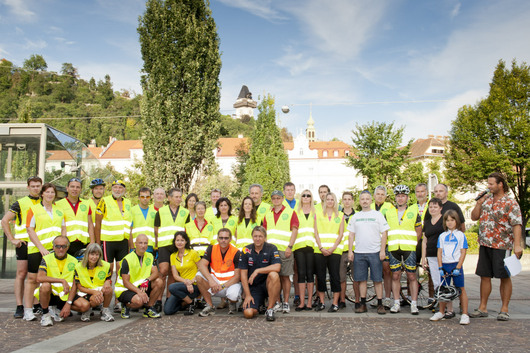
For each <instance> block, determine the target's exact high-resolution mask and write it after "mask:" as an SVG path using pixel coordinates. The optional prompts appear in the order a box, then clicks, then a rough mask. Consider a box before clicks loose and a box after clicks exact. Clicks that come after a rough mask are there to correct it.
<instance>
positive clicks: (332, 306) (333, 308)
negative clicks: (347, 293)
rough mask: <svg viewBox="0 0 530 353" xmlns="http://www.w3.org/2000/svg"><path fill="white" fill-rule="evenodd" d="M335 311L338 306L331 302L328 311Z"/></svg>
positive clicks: (337, 309)
mask: <svg viewBox="0 0 530 353" xmlns="http://www.w3.org/2000/svg"><path fill="white" fill-rule="evenodd" d="M337 311H339V306H338V305H334V304H331V306H330V307H329V309H328V313H336V312H337Z"/></svg>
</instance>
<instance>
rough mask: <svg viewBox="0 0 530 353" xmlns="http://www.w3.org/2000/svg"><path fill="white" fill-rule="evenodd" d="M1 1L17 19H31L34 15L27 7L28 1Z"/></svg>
mask: <svg viewBox="0 0 530 353" xmlns="http://www.w3.org/2000/svg"><path fill="white" fill-rule="evenodd" d="M3 3H4V4H5V5H6V6H7V7H9V9H10V12H11V13H13V14H14V15H15V16H17V17H19V19H21V20H24V21H32V20H33V19H34V18H35V17H36V15H35V13H34V12H33V11H31V10H30V9H29V8H28V5H29V4H28V3H29V2H28V1H25V0H3Z"/></svg>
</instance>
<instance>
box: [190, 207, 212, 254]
mask: <svg viewBox="0 0 530 353" xmlns="http://www.w3.org/2000/svg"><path fill="white" fill-rule="evenodd" d="M205 213H206V204H205V203H204V201H199V202H197V203H196V204H195V219H194V220H193V221H190V222H189V223H186V234H188V236H189V237H190V244H191V248H192V249H193V250H196V251H197V252H198V253H199V255H201V256H204V252H205V251H206V248H208V246H209V245H210V242H211V240H212V237H213V225H211V224H210V223H209V222H208V221H207V220H206V219H205V218H204V215H205Z"/></svg>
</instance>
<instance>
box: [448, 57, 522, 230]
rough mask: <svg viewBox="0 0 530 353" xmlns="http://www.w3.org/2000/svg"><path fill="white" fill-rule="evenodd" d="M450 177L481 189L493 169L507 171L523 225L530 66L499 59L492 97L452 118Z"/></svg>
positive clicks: (460, 185)
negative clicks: (509, 64) (508, 63)
mask: <svg viewBox="0 0 530 353" xmlns="http://www.w3.org/2000/svg"><path fill="white" fill-rule="evenodd" d="M449 141H450V149H449V153H448V154H447V161H446V167H447V173H446V175H447V178H448V179H449V181H450V184H451V186H453V187H454V188H456V189H458V190H469V188H473V189H474V188H475V187H476V185H477V183H482V182H484V181H485V179H486V178H487V176H488V175H489V174H490V173H492V172H495V171H497V172H501V173H503V174H504V175H506V177H507V182H508V185H509V187H510V189H511V190H512V192H513V194H514V196H515V199H516V200H517V202H518V203H519V205H520V207H521V212H522V215H523V221H524V223H523V224H526V220H527V219H528V216H529V212H530V198H529V196H530V195H529V191H530V190H529V187H530V171H529V166H530V68H529V66H528V65H527V64H526V63H522V64H521V65H518V64H517V62H516V61H515V60H513V61H512V65H511V69H510V68H507V67H506V63H505V62H504V61H502V60H500V61H499V63H498V64H497V67H496V69H495V72H494V73H493V80H492V82H491V83H490V91H489V95H488V96H487V97H486V98H485V99H482V100H481V101H479V102H478V103H476V104H475V105H474V106H470V105H466V106H463V107H462V108H460V110H459V111H458V115H457V117H456V119H455V120H454V121H453V122H452V127H451V133H450V140H449Z"/></svg>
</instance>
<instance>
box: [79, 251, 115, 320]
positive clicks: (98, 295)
mask: <svg viewBox="0 0 530 353" xmlns="http://www.w3.org/2000/svg"><path fill="white" fill-rule="evenodd" d="M102 257H103V251H102V250H101V247H100V246H99V244H96V243H92V244H89V245H88V246H87V248H86V250H85V255H84V257H83V260H82V261H81V262H78V263H77V265H76V266H75V284H76V286H77V289H78V290H79V295H80V296H81V298H80V299H79V300H80V301H81V302H83V303H85V302H86V303H87V304H88V305H89V306H90V309H89V310H88V311H85V312H84V313H83V314H82V315H81V321H84V322H88V321H90V315H91V313H92V308H95V307H97V306H99V305H101V304H103V310H101V321H107V322H109V321H114V316H112V313H111V312H110V308H109V305H110V301H111V300H112V279H111V277H112V272H111V271H110V264H109V263H108V262H106V261H103V259H102Z"/></svg>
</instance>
